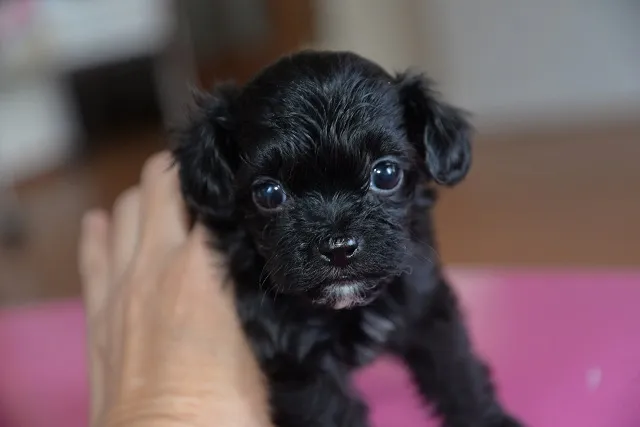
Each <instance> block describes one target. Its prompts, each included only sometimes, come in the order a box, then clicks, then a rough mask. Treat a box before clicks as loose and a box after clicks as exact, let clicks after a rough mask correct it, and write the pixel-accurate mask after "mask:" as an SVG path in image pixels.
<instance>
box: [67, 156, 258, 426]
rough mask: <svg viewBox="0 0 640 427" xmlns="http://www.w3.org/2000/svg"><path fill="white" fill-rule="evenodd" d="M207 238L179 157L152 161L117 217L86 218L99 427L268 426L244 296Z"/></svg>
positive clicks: (86, 282) (83, 266)
mask: <svg viewBox="0 0 640 427" xmlns="http://www.w3.org/2000/svg"><path fill="white" fill-rule="evenodd" d="M207 238H208V236H207V232H206V230H204V228H202V226H200V225H196V226H195V228H194V230H192V231H191V232H189V230H188V228H187V225H186V213H185V210H184V205H183V202H182V198H181V195H180V190H179V183H178V177H177V172H176V170H175V168H174V167H172V166H171V158H170V155H169V154H168V153H161V154H158V155H155V156H154V157H152V158H151V159H150V160H149V161H148V162H147V164H146V165H145V167H144V170H143V172H142V178H141V184H140V186H139V187H136V188H133V189H130V190H128V191H127V192H125V193H124V194H123V195H121V196H120V197H119V199H118V201H117V202H116V203H115V205H114V208H113V212H112V214H111V215H109V214H107V213H106V212H103V211H94V212H91V213H89V214H87V215H86V217H85V218H84V220H83V226H82V236H81V240H80V248H79V268H80V274H81V277H82V282H83V288H84V297H85V307H86V313H87V322H88V336H89V360H90V370H91V372H90V376H91V400H92V402H91V425H92V426H93V427H125V426H127V427H130V426H140V427H142V426H147V425H149V426H150V425H153V426H176V427H178V426H190V427H192V426H193V427H194V426H212V425H216V426H225V425H233V426H247V427H249V426H251V427H254V426H266V425H269V413H268V412H269V411H268V403H267V395H266V390H265V387H264V383H263V381H262V375H261V372H260V370H259V367H258V365H257V362H256V360H255V358H254V356H253V354H252V352H251V350H250V348H249V345H248V343H247V341H246V339H245V336H244V334H243V332H242V328H241V325H240V323H239V320H238V317H237V314H236V310H235V305H234V298H233V287H232V286H231V284H226V286H225V283H223V282H224V279H225V277H224V275H225V273H226V272H225V270H224V268H222V266H221V264H222V263H223V261H224V260H223V258H222V255H220V254H215V253H214V252H213V251H212V250H210V248H209V247H208V245H207Z"/></svg>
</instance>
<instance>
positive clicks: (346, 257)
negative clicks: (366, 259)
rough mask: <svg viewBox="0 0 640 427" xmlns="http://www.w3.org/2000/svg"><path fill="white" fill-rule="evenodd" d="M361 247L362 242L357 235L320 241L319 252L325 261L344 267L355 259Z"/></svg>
mask: <svg viewBox="0 0 640 427" xmlns="http://www.w3.org/2000/svg"><path fill="white" fill-rule="evenodd" d="M359 247H360V242H359V241H358V239H356V238H355V237H342V238H338V239H329V240H326V241H324V242H322V243H320V244H319V245H318V246H317V253H318V256H319V257H320V259H322V261H324V262H325V263H327V264H331V265H334V266H336V267H342V268H343V267H346V266H347V265H349V263H350V262H351V261H352V260H353V258H354V257H355V255H356V253H357V252H358V249H359Z"/></svg>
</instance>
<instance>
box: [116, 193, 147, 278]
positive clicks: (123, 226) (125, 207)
mask: <svg viewBox="0 0 640 427" xmlns="http://www.w3.org/2000/svg"><path fill="white" fill-rule="evenodd" d="M139 239H140V190H139V189H138V188H137V187H132V188H130V189H128V190H127V191H125V192H124V193H122V194H121V195H120V196H119V197H118V199H117V200H116V202H115V204H114V207H113V220H112V223H111V270H112V274H113V277H114V278H118V277H121V276H122V275H123V274H124V272H125V271H126V269H127V268H128V266H129V265H130V264H131V261H132V259H133V257H134V254H135V250H136V248H137V246H138V241H139Z"/></svg>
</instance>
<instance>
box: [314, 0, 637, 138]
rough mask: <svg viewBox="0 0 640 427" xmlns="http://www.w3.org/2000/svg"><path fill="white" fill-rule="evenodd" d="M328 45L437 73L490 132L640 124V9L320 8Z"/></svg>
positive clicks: (369, 1) (618, 4)
mask: <svg viewBox="0 0 640 427" xmlns="http://www.w3.org/2000/svg"><path fill="white" fill-rule="evenodd" d="M317 2H318V10H319V11H320V13H319V15H318V19H319V29H320V31H319V38H320V43H321V44H324V45H328V46H329V47H332V48H339V49H352V50H355V51H358V52H360V53H362V54H364V55H366V56H369V57H371V58H372V59H374V60H377V61H379V62H381V63H382V64H383V65H384V66H386V67H387V68H390V69H402V68H404V67H406V66H417V67H419V68H423V69H425V70H426V71H428V72H429V74H431V75H432V76H433V77H434V78H435V79H436V80H437V81H438V82H439V83H440V85H441V88H442V90H443V91H444V92H445V94H446V95H447V96H448V97H449V98H450V99H452V100H453V101H454V102H456V103H458V104H460V105H462V106H464V107H465V108H468V109H470V110H471V111H472V112H474V113H475V115H476V122H477V123H479V124H480V125H481V126H487V127H489V126H498V127H500V126H514V125H525V126H526V125H527V124H535V123H536V122H553V121H560V122H562V121H568V120H571V121H574V120H597V119H603V120H608V119H612V118H621V117H625V118H630V117H631V118H632V117H640V114H639V113H640V25H638V22H640V6H639V5H640V3H638V2H637V1H635V0H400V1H390V0H389V1H387V0H317Z"/></svg>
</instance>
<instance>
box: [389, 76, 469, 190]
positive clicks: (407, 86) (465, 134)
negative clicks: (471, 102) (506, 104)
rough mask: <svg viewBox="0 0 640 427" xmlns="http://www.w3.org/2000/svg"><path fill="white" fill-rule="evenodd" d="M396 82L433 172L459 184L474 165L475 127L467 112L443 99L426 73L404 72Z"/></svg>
mask: <svg viewBox="0 0 640 427" xmlns="http://www.w3.org/2000/svg"><path fill="white" fill-rule="evenodd" d="M396 84H397V85H398V91H399V95H400V102H401V104H402V107H403V109H404V121H405V126H406V130H407V134H408V137H409V139H410V141H411V142H412V143H413V144H414V145H415V146H416V148H417V149H418V152H419V153H420V155H422V156H423V158H424V159H425V161H426V166H427V170H428V172H429V174H430V175H431V177H432V178H433V180H434V181H436V182H437V183H439V184H442V185H454V184H457V183H458V182H460V181H461V180H462V179H463V178H464V177H465V176H466V175H467V172H468V171H469V168H470V166H471V144H470V139H471V134H472V128H471V125H470V124H469V122H468V121H467V117H466V114H465V113H464V112H463V111H461V110H459V109H457V108H455V107H453V106H451V105H448V104H446V103H445V102H443V101H441V100H440V97H439V94H438V93H436V92H435V91H434V90H433V89H432V84H431V82H430V81H429V80H428V79H426V78H425V77H423V76H419V75H417V76H416V75H409V74H400V75H398V76H397V77H396Z"/></svg>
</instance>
